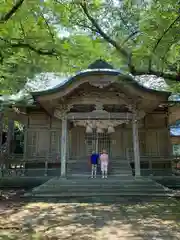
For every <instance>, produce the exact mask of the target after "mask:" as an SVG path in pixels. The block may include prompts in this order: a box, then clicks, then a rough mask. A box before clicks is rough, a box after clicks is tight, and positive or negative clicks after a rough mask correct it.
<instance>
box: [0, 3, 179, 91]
mask: <svg viewBox="0 0 180 240" xmlns="http://www.w3.org/2000/svg"><path fill="white" fill-rule="evenodd" d="M179 8H180V4H179V2H178V1H177V0H166V1H163V0H159V1H156V0H151V1H145V0H144V1H143V0H142V1H140V0H134V1H133V0H124V1H121V0H106V1H104V0H91V1H86V0H54V1H52V0H46V1H42V0H41V1H39V2H38V3H37V1H35V0H28V1H25V0H24V1H23V0H17V1H15V3H14V5H12V1H11V0H7V1H6V2H4V3H3V4H1V6H0V12H2V13H3V14H2V16H1V17H0V46H1V50H0V57H1V63H0V64H1V68H0V76H1V77H0V89H3V90H6V89H8V90H10V91H14V90H15V89H17V90H19V88H21V87H22V86H23V85H24V83H25V81H26V79H27V77H34V76H35V75H36V74H37V73H41V72H47V71H50V72H55V73H58V72H61V73H71V72H74V71H77V70H80V69H84V68H86V67H87V66H88V64H89V63H90V62H92V61H94V60H95V59H97V58H99V57H101V58H103V59H105V60H107V61H109V62H111V63H112V64H113V65H114V66H115V67H117V68H121V69H122V70H124V71H126V72H127V73H131V74H132V75H134V76H139V75H155V76H157V77H163V78H165V80H166V81H167V82H168V83H169V82H174V81H178V80H180V55H179V50H180V44H179V43H180V35H179V27H180V22H179V20H180V11H179Z"/></svg>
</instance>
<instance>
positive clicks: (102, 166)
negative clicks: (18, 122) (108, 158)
mask: <svg viewBox="0 0 180 240" xmlns="http://www.w3.org/2000/svg"><path fill="white" fill-rule="evenodd" d="M101 173H102V178H104V163H101Z"/></svg>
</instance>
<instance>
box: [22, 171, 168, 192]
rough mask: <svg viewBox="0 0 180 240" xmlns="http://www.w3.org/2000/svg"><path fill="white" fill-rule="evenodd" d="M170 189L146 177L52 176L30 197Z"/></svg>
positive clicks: (34, 190)
mask: <svg viewBox="0 0 180 240" xmlns="http://www.w3.org/2000/svg"><path fill="white" fill-rule="evenodd" d="M170 194H171V191H170V190H169V189H167V188H164V187H163V186H162V185H160V184H158V183H156V182H155V181H153V180H151V179H150V178H147V177H138V178H136V177H133V176H117V177H114V176H109V178H108V179H101V178H96V179H91V178H88V177H71V178H68V179H63V178H58V177H55V178H52V179H50V180H49V181H47V182H45V183H44V184H42V185H40V186H38V187H36V188H34V189H32V191H31V192H30V193H27V194H26V195H25V196H26V197H28V196H31V197H100V196H109V197H124V196H137V197H138V196H151V197H154V196H166V195H169V196H170Z"/></svg>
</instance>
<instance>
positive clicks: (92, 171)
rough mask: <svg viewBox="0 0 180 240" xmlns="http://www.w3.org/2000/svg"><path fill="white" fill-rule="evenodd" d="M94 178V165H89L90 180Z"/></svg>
mask: <svg viewBox="0 0 180 240" xmlns="http://www.w3.org/2000/svg"><path fill="white" fill-rule="evenodd" d="M93 177H94V164H92V165H91V178H93Z"/></svg>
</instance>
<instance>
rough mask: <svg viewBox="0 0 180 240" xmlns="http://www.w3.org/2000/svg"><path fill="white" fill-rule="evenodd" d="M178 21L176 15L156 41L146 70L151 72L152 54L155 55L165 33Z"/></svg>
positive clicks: (179, 17) (179, 16) (178, 17)
mask: <svg viewBox="0 0 180 240" xmlns="http://www.w3.org/2000/svg"><path fill="white" fill-rule="evenodd" d="M179 19H180V15H178V16H177V17H176V18H175V19H174V21H173V22H172V23H171V24H170V25H169V26H168V28H166V30H165V31H164V32H163V34H162V35H161V36H160V38H159V39H158V40H157V42H156V44H155V46H154V48H153V50H152V54H151V57H150V60H149V66H148V69H149V71H151V67H152V58H153V54H154V53H155V51H156V49H157V47H158V45H159V43H160V42H161V40H162V39H163V38H164V36H165V35H166V33H167V32H168V31H169V30H170V29H171V28H172V27H173V25H174V24H175V23H176V22H177V21H178V20H179Z"/></svg>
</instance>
